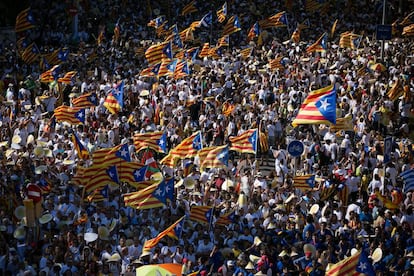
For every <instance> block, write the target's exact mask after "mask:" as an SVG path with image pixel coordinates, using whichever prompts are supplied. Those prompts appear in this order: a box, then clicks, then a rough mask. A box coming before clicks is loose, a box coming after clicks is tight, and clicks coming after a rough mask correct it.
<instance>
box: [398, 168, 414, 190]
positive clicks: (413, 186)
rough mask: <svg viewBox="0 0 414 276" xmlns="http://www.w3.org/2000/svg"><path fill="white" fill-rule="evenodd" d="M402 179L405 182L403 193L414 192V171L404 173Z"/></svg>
mask: <svg viewBox="0 0 414 276" xmlns="http://www.w3.org/2000/svg"><path fill="white" fill-rule="evenodd" d="M400 177H401V178H402V179H403V181H404V188H403V192H404V193H408V192H409V191H412V190H414V169H410V170H408V171H405V172H402V173H401V174H400Z"/></svg>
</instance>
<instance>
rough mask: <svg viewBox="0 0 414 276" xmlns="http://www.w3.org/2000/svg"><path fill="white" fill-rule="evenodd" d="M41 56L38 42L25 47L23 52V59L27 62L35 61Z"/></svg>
mask: <svg viewBox="0 0 414 276" xmlns="http://www.w3.org/2000/svg"><path fill="white" fill-rule="evenodd" d="M39 57H40V51H39V48H37V45H36V43H34V42H33V43H31V44H30V45H29V46H27V48H26V49H24V51H23V53H22V60H23V61H24V62H25V63H27V64H31V63H33V62H35V61H36V60H37V59H38V58H39Z"/></svg>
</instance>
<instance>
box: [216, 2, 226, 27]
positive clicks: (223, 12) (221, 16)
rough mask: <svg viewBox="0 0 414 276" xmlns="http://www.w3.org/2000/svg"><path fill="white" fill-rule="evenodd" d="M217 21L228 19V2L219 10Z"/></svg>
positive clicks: (221, 21)
mask: <svg viewBox="0 0 414 276" xmlns="http://www.w3.org/2000/svg"><path fill="white" fill-rule="evenodd" d="M216 14H217V21H218V22H219V23H223V22H224V20H226V16H227V2H224V4H223V6H222V7H221V9H219V10H218V11H217V12H216Z"/></svg>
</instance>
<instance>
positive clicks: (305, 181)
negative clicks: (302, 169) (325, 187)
mask: <svg viewBox="0 0 414 276" xmlns="http://www.w3.org/2000/svg"><path fill="white" fill-rule="evenodd" d="M314 186H315V176H314V175H311V174H307V175H301V176H295V177H294V178H293V187H295V188H296V189H300V190H302V191H307V190H310V189H312V188H313V187H314Z"/></svg>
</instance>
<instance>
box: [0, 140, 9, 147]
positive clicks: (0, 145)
mask: <svg viewBox="0 0 414 276" xmlns="http://www.w3.org/2000/svg"><path fill="white" fill-rule="evenodd" d="M8 144H9V142H8V141H2V142H0V147H7V145H8Z"/></svg>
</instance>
